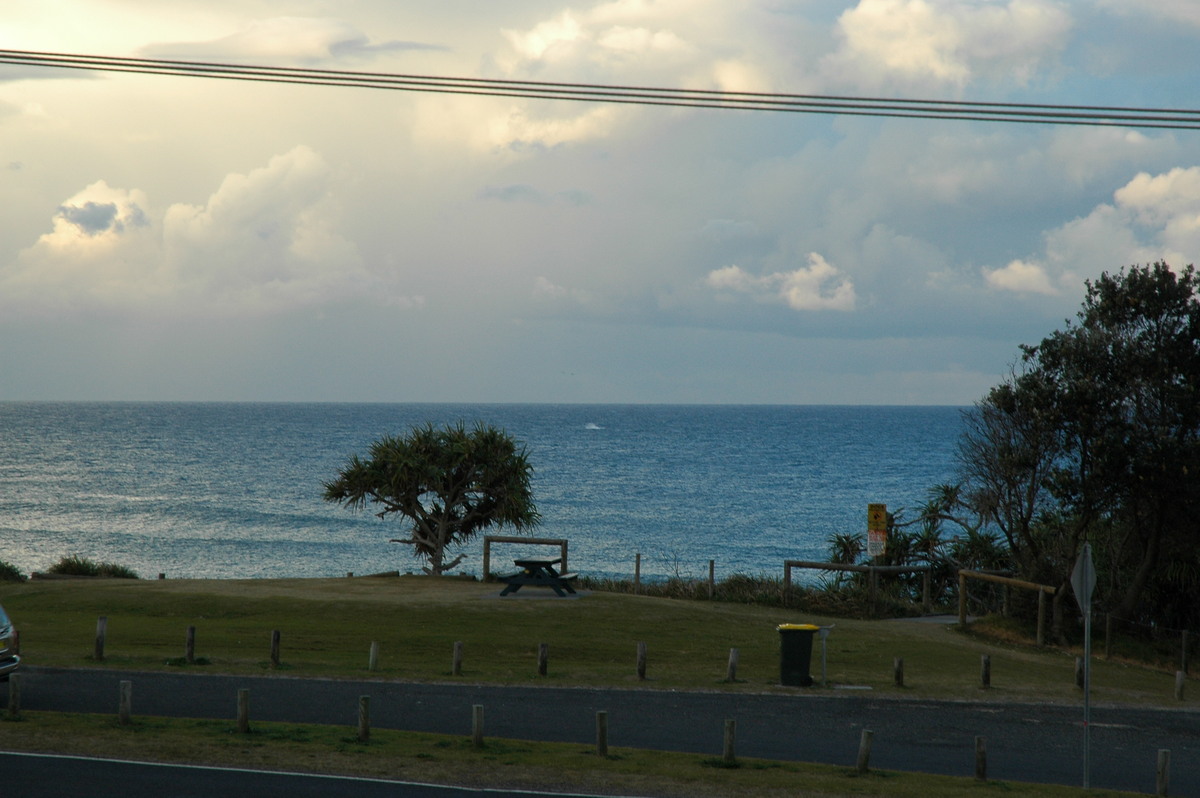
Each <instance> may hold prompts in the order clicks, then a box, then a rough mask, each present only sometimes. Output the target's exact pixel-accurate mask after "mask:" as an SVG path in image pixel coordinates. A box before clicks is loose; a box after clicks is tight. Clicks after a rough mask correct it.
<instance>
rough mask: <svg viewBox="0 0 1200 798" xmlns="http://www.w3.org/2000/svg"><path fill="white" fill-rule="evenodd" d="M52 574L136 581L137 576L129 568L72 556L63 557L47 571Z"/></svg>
mask: <svg viewBox="0 0 1200 798" xmlns="http://www.w3.org/2000/svg"><path fill="white" fill-rule="evenodd" d="M48 570H49V572H50V573H52V574H59V575H61V576H107V577H113V578H116V579H137V578H138V575H137V573H136V572H135V571H133V570H132V569H131V568H127V567H125V566H124V565H118V564H116V563H111V562H99V563H98V562H93V561H92V560H89V559H88V558H87V557H80V556H79V555H78V554H72V555H70V556H67V557H63V558H62V559H61V560H59V561H58V562H56V563H55V564H54V565H51V566H50V568H49V569H48Z"/></svg>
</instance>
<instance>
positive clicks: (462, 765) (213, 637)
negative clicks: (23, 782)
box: [0, 577, 1198, 796]
mask: <svg viewBox="0 0 1200 798" xmlns="http://www.w3.org/2000/svg"><path fill="white" fill-rule="evenodd" d="M499 589H500V588H499V586H497V585H494V584H482V583H478V582H473V581H467V580H459V579H441V580H433V579H428V578H425V577H399V578H395V577H392V578H383V577H376V578H372V577H367V578H353V579H350V578H347V579H324V580H321V579H305V580H203V581H200V580H197V581H188V580H177V581H175V580H166V581H157V580H64V581H33V582H27V583H23V584H17V583H4V584H0V602H2V603H3V604H4V606H5V607H6V608H7V610H8V611H9V614H10V615H11V616H12V618H13V620H14V622H15V624H16V626H17V628H18V630H19V631H20V640H21V647H22V655H23V658H24V660H25V662H26V663H27V664H29V665H33V666H38V665H43V666H62V667H92V668H122V669H138V670H148V671H154V670H179V669H186V670H188V671H190V672H199V673H247V674H263V673H269V672H271V669H272V668H271V663H270V661H269V654H270V643H271V636H272V632H273V631H274V630H278V631H279V632H280V639H281V663H280V667H279V671H280V672H281V673H284V674H286V675H288V676H301V677H303V676H314V677H315V676H321V677H331V678H354V679H362V678H382V679H402V680H413V681H463V682H471V683H492V684H547V685H555V686H566V685H580V686H617V687H628V688H634V689H641V688H652V689H687V690H719V691H732V692H759V693H761V692H776V691H778V692H786V691H794V690H796V689H799V688H785V687H781V686H779V685H778V660H779V639H778V632H777V631H776V629H775V627H776V626H777V625H778V624H780V623H785V622H811V623H817V624H821V625H825V626H828V625H833V627H834V628H833V630H832V632H831V634H830V636H829V639H828V651H827V655H828V678H829V682H830V685H829V686H827V687H822V686H819V685H818V686H815V687H813V688H810V689H812V690H836V689H839V688H847V687H849V688H855V689H869V690H870V691H871V694H872V695H873V696H875V697H877V698H888V697H905V698H926V699H948V700H980V701H984V700H986V701H1037V702H1060V703H1070V704H1077V703H1079V702H1080V701H1081V694H1080V692H1079V690H1078V689H1077V688H1076V687H1075V686H1074V658H1075V655H1076V653H1077V652H1073V651H1062V650H1057V649H1036V648H1034V647H1032V646H1029V645H1026V644H1024V643H1023V642H1022V641H1021V640H1019V639H1017V638H1013V639H1012V640H1011V641H1009V642H1000V641H997V640H994V639H990V638H987V637H983V636H980V635H978V634H974V633H971V632H970V631H968V630H959V629H958V628H957V627H954V626H950V625H946V624H932V623H921V622H915V621H908V620H904V621H859V620H851V619H843V618H830V617H822V616H814V615H809V614H805V613H800V612H796V611H792V610H783V609H779V608H770V607H766V608H764V607H756V606H753V605H743V604H729V603H721V602H708V601H682V600H671V599H661V598H649V597H645V596H633V595H621V594H610V593H604V592H591V593H588V594H586V595H582V596H580V597H579V598H574V599H565V600H564V599H557V598H554V597H553V596H544V595H540V594H531V593H530V589H526V590H525V591H522V593H521V594H520V595H518V596H517V597H514V598H505V599H500V598H499V597H498V593H499ZM100 616H104V617H105V618H106V619H107V622H106V627H107V638H106V646H105V657H104V659H103V660H102V661H97V660H95V659H94V658H93V651H94V644H95V635H96V627H97V619H98V618H99V617H100ZM189 626H195V627H196V649H195V655H196V657H197V662H196V663H195V664H187V663H185V662H184V661H183V654H184V641H185V637H186V630H187V627H189ZM456 641H461V642H462V643H463V644H464V651H465V656H464V660H463V669H462V673H461V675H459V676H454V675H452V673H451V662H452V653H453V648H454V643H455V642H456ZM373 642H374V643H378V644H379V659H378V668H377V670H376V671H374V672H371V671H369V670H368V655H369V651H370V649H371V644H372V643H373ZM639 642H645V643H646V644H647V651H648V664H647V671H646V676H647V678H646V679H645V680H644V681H641V680H639V679H638V677H637V674H636V651H637V644H638V643H639ZM540 643H546V644H547V645H548V646H549V667H548V672H547V674H546V675H545V676H538V675H537V651H538V646H539V644H540ZM731 648H737V649H738V651H739V665H738V671H737V679H736V681H733V682H729V681H727V680H726V666H727V663H728V660H729V651H730V649H731ZM984 654H987V655H988V656H989V658H990V661H991V687H989V688H987V689H985V688H983V687H982V686H981V685H980V659H981V656H982V655H984ZM897 657H903V659H904V684H903V686H898V685H896V684H895V680H894V671H893V664H894V660H895V658H897ZM820 662H821V649H820V645H819V644H818V645H817V646H816V648H815V650H814V663H813V674H814V676H816V677H817V678H818V680H819V679H820V673H821V664H820ZM1092 684H1093V694H1092V696H1093V702H1095V703H1129V704H1138V705H1161V706H1173V707H1175V706H1182V707H1192V708H1194V707H1195V706H1197V703H1198V701H1197V698H1196V697H1195V695H1194V693H1195V692H1196V690H1194V689H1193V690H1188V694H1187V697H1186V699H1185V700H1184V701H1177V700H1176V699H1175V698H1174V692H1173V687H1174V678H1173V675H1172V674H1170V673H1167V672H1163V671H1157V670H1153V669H1150V668H1146V667H1142V666H1137V665H1131V664H1124V663H1121V662H1108V661H1104V660H1103V659H1096V660H1095V661H1094V668H1093V676H1092ZM231 725H232V724H231V723H229V722H220V721H204V722H201V721H187V720H170V719H158V718H153V719H150V718H139V719H137V721H136V722H135V724H134V725H133V726H131V727H120V726H118V725H117V724H116V722H115V718H112V717H104V718H97V717H86V716H68V715H55V714H52V713H26V715H25V716H24V717H23V718H22V719H21V720H20V721H10V722H5V723H0V748H6V749H13V750H16V749H20V750H44V751H65V752H77V753H84V754H99V755H110V756H119V757H132V758H148V759H160V760H164V761H192V762H204V763H213V764H222V765H232V766H238V767H266V768H279V769H294V770H301V771H305V770H317V771H321V772H336V773H350V774H360V775H371V776H381V777H386V778H403V779H410V780H416V781H423V780H431V781H439V782H453V783H462V784H482V783H488V784H496V783H503V784H506V785H510V786H518V787H520V786H548V787H554V786H562V785H570V786H571V788H572V789H574V790H586V791H593V790H594V791H597V792H599V791H601V787H602V786H603V787H605V788H606V789H608V790H610V791H616V792H624V793H625V794H629V793H635V794H644V795H733V794H738V795H743V796H744V795H784V794H786V795H813V796H840V795H889V796H908V795H913V796H917V795H921V796H938V795H972V794H975V793H976V792H982V791H984V790H987V791H994V790H995V789H998V788H1004V786H1003V785H1000V784H997V783H995V782H992V783H989V784H986V785H983V784H976V783H974V782H973V781H971V780H969V779H941V778H936V777H931V776H923V775H915V774H896V773H872V774H870V775H868V776H860V775H858V774H856V773H853V772H849V771H846V770H845V769H839V768H831V767H820V766H809V765H801V764H796V763H770V762H756V761H752V760H745V761H742V762H741V766H740V767H738V768H724V767H721V766H720V764H721V763H719V762H714V761H712V760H711V759H708V758H706V757H703V756H689V755H683V754H663V753H654V752H644V751H632V750H616V751H613V755H612V756H610V757H609V758H607V759H601V758H599V757H597V756H596V755H595V752H594V750H593V751H588V750H586V749H585V748H584V747H581V746H579V745H549V744H546V745H543V744H535V743H525V742H516V741H501V740H489V741H488V745H487V747H485V749H484V750H482V751H475V750H474V749H471V748H470V747H469V746H468V745H467V743H466V741H465V740H464V739H462V738H445V737H436V736H432V735H415V734H405V733H399V732H390V731H385V730H379V731H377V732H376V733H373V735H372V738H371V742H370V743H369V744H362V743H358V742H357V741H356V740H355V739H354V731H353V730H351V729H336V728H329V727H301V726H293V725H279V724H261V725H256V727H255V731H254V734H252V735H251V736H250V737H249V738H246V737H244V736H239V735H235V734H233V733H232V730H231V728H230V727H231ZM1020 791H1021V793H1022V794H1027V795H1035V796H1040V795H1047V796H1051V795H1054V796H1058V795H1063V796H1066V795H1078V794H1081V791H1078V790H1072V789H1070V788H1059V787H1045V788H1040V787H1039V788H1033V787H1028V786H1027V785H1020ZM1089 794H1097V795H1098V794H1103V793H1100V792H1095V791H1093V792H1092V793H1089Z"/></svg>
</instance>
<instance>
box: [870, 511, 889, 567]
mask: <svg viewBox="0 0 1200 798" xmlns="http://www.w3.org/2000/svg"><path fill="white" fill-rule="evenodd" d="M886 550H887V505H886V504H868V505H867V556H868V557H870V558H871V559H877V558H879V557H882V556H883V553H884V552H885V551H886ZM876 564H878V563H876Z"/></svg>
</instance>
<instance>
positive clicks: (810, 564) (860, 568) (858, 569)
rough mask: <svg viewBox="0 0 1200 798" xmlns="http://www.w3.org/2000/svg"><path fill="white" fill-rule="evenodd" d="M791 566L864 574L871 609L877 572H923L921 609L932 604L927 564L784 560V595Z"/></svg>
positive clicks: (876, 590) (875, 592)
mask: <svg viewBox="0 0 1200 798" xmlns="http://www.w3.org/2000/svg"><path fill="white" fill-rule="evenodd" d="M793 568H810V569H813V570H817V571H850V572H852V573H860V574H866V575H867V583H868V588H867V589H868V600H869V601H870V604H871V608H872V609H874V607H875V598H876V594H877V593H878V590H879V574H916V573H919V574H923V575H924V580H923V584H922V586H921V609H922V611H924V612H929V611H930V607H931V605H932V602H931V601H930V598H929V571H930V567H929V566H928V565H844V564H842V563H835V562H815V561H812V560H784V561H783V591H784V595H787V594H788V592H790V591H791V589H792V569H793Z"/></svg>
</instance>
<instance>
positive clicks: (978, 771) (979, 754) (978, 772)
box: [975, 737, 987, 781]
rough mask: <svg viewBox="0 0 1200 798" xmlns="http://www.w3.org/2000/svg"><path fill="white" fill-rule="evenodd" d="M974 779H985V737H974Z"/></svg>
mask: <svg viewBox="0 0 1200 798" xmlns="http://www.w3.org/2000/svg"><path fill="white" fill-rule="evenodd" d="M975 779H976V780H977V781H987V739H986V738H983V737H976V738H975Z"/></svg>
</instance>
